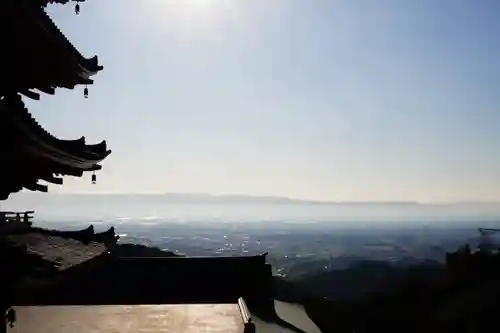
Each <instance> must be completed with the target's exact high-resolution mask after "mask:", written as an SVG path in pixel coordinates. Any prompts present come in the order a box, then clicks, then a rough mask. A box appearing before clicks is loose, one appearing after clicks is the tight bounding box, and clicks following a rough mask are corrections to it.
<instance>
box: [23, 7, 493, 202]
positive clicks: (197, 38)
mask: <svg viewBox="0 0 500 333" xmlns="http://www.w3.org/2000/svg"><path fill="white" fill-rule="evenodd" d="M48 11H49V13H50V14H51V16H52V17H53V19H54V21H55V22H56V23H57V24H58V25H59V26H60V27H61V30H62V31H63V32H64V33H65V34H66V35H67V36H68V37H69V39H70V40H71V41H72V42H73V44H74V45H75V46H76V47H77V48H78V49H80V50H81V51H82V53H83V54H84V55H86V56H91V55H93V54H98V55H99V57H100V62H101V63H102V65H104V66H105V69H104V71H103V72H101V73H100V74H98V75H97V76H95V77H94V79H95V84H94V85H93V86H90V87H89V90H90V96H89V99H87V100H85V99H83V87H82V88H79V89H76V90H75V91H65V90H59V91H58V92H57V93H56V96H55V97H54V96H43V98H42V101H41V102H28V103H29V106H30V110H31V111H32V112H33V114H34V115H35V116H36V117H37V119H38V120H39V122H40V123H41V124H42V125H43V126H44V127H45V128H46V129H48V130H49V131H50V132H51V133H53V134H55V135H57V136H58V137H60V138H76V137H79V136H81V135H85V136H86V137H87V138H88V141H100V140H101V139H106V140H107V142H108V144H109V146H110V148H111V149H113V154H112V155H111V156H110V157H109V158H108V160H106V161H105V162H104V167H103V170H102V171H101V172H99V173H98V184H97V185H94V186H92V185H90V181H89V177H87V178H86V179H71V178H67V179H66V180H65V186H63V187H58V186H52V187H51V189H50V190H51V191H52V192H106V193H110V192H113V193H115V192H147V193H158V192H159V193H161V192H209V193H216V194H217V193H241V194H254V195H282V196H290V197H297V198H308V199H323V200H349V201H351V200H419V201H428V202H439V201H456V200H500V148H499V147H498V144H499V142H500V130H499V128H500V110H499V107H500V95H499V94H498V92H499V91H500V66H499V65H498V61H499V60H498V59H500V46H499V43H498V33H499V31H500V26H499V25H500V20H499V18H500V15H499V14H500V5H499V3H498V2H496V1H487V0H484V1H462V0H441V1H435V0H421V1H398V0H394V1H389V0H380V1H366V0H345V1H333V0H324V1H323V0H314V1H303V0H272V1H269V0H141V1H137V0H106V1H97V0H93V1H88V2H86V3H84V4H82V6H81V14H80V15H79V16H75V15H74V12H73V7H72V6H71V5H67V6H59V5H52V6H50V8H49V9H48Z"/></svg>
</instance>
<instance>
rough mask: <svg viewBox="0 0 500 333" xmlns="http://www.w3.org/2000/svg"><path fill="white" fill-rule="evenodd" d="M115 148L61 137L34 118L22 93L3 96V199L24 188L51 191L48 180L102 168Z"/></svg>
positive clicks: (57, 181) (0, 131)
mask: <svg viewBox="0 0 500 333" xmlns="http://www.w3.org/2000/svg"><path fill="white" fill-rule="evenodd" d="M110 153H111V150H108V149H107V145H106V142H105V141H102V142H100V143H98V144H93V145H87V144H86V142H85V138H84V137H81V138H80V139H77V140H61V139H58V138H56V137H55V136H53V135H51V134H50V133H48V132H47V131H46V130H45V129H43V128H42V127H41V126H40V125H39V124H38V123H37V122H36V121H35V119H33V117H32V116H31V114H30V113H29V112H28V110H27V109H26V108H25V106H24V103H23V101H22V99H21V97H20V96H19V95H17V94H16V95H11V96H6V97H3V98H0V160H1V161H2V164H3V169H2V171H3V172H2V173H1V174H0V184H1V185H2V186H1V187H0V200H2V199H6V198H7V197H8V196H9V194H10V193H13V192H17V191H20V190H21V189H23V188H26V189H29V190H32V191H43V192H46V191H47V186H45V185H42V184H39V183H38V181H39V180H44V181H47V182H50V183H54V184H62V179H61V178H58V177H57V176H61V175H70V176H77V177H80V176H82V175H83V172H85V171H95V170H99V169H100V168H101V166H100V165H99V164H98V163H99V162H101V161H102V160H103V159H105V158H106V157H107V156H108V155H109V154H110Z"/></svg>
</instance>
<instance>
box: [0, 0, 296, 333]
mask: <svg viewBox="0 0 500 333" xmlns="http://www.w3.org/2000/svg"><path fill="white" fill-rule="evenodd" d="M84 1H85V0H2V1H0V24H1V29H2V31H4V32H9V33H5V34H4V36H3V37H4V38H2V44H3V47H2V53H1V57H2V58H1V60H2V62H1V63H2V66H3V71H2V76H1V78H0V158H1V162H2V166H3V168H2V172H1V173H0V200H6V199H7V198H8V197H9V195H11V194H12V193H15V192H19V191H21V190H30V191H40V192H47V191H48V186H47V185H46V183H51V184H56V185H62V183H63V179H62V176H73V177H81V176H82V175H83V174H84V173H85V172H91V173H93V174H92V181H93V182H95V180H96V175H95V172H96V171H98V170H100V169H101V164H100V163H101V162H102V161H104V160H105V158H106V157H107V156H108V155H109V154H110V153H111V150H109V149H108V147H107V145H106V142H105V141H102V142H100V143H95V144H88V143H87V142H86V140H85V137H83V136H82V137H80V135H81V134H77V135H75V139H62V138H58V137H57V135H56V133H49V132H47V131H46V130H45V129H44V128H43V124H39V123H38V122H37V121H36V120H35V118H34V116H33V115H32V112H33V113H34V114H35V115H36V107H34V109H35V110H28V109H27V107H26V105H25V103H24V101H26V99H32V100H39V99H40V98H42V96H43V97H44V98H55V97H51V96H45V95H55V94H56V93H57V91H58V90H60V89H81V91H82V98H87V97H88V95H89V86H91V85H92V83H93V80H92V77H93V76H94V75H96V74H98V73H99V72H100V71H101V70H103V66H101V65H100V64H99V59H98V57H97V56H92V57H88V58H87V57H85V56H84V55H82V54H81V53H80V52H79V51H78V49H77V48H76V47H75V46H73V45H72V43H71V42H70V41H69V40H68V39H67V38H66V37H65V36H64V34H63V33H62V32H61V31H60V29H59V28H58V27H57V25H56V24H55V23H54V21H53V20H52V19H51V18H50V17H49V16H48V15H47V13H46V12H45V7H47V6H57V5H65V4H70V3H72V4H73V5H74V6H75V12H76V14H78V13H79V12H80V10H84V8H83V7H84V4H83V2H84ZM95 1H97V0H95ZM80 3H82V4H80ZM80 6H81V7H82V8H80ZM35 105H36V103H35ZM33 214H34V212H33V211H27V212H17V213H16V212H3V213H2V214H1V215H0V265H2V269H1V271H2V272H1V274H0V285H1V288H2V290H1V291H0V306H1V307H2V311H3V310H5V318H6V325H0V333H2V332H7V331H9V332H19V333H24V332H33V331H35V332H38V333H43V332H51V333H54V332H63V331H65V332H77V331H82V332H83V330H86V331H88V330H94V328H95V327H98V330H99V331H102V332H107V331H109V332H111V331H117V330H118V331H124V332H125V331H139V330H155V331H165V332H186V333H188V332H227V333H243V332H245V333H250V332H304V331H303V330H300V329H298V328H296V327H295V326H294V325H292V324H290V323H289V322H287V321H286V320H284V319H283V318H281V317H280V316H279V314H277V312H276V310H275V308H274V300H273V298H272V296H273V295H272V294H273V292H272V286H273V280H272V270H271V266H270V265H269V264H268V263H267V262H266V255H267V254H264V255H258V256H253V257H231V258H228V257H226V258H220V257H219V258H216V257H213V258H211V257H209V258H189V257H179V256H176V255H175V254H173V253H171V254H170V255H165V256H163V257H162V256H158V255H157V254H158V253H157V251H160V250H158V249H156V250H154V249H151V248H147V247H146V250H144V248H140V246H137V249H141V251H137V253H139V252H140V253H141V254H140V255H138V256H134V255H130V253H134V248H132V251H131V250H130V247H128V248H127V251H125V247H124V246H122V245H121V244H119V243H118V237H117V236H116V234H115V231H114V229H113V228H111V229H109V230H107V231H104V232H95V231H94V228H93V226H89V227H88V228H86V229H84V230H79V231H59V230H46V229H43V228H39V227H36V226H34V225H33V222H32V218H33ZM129 246H130V244H129ZM134 246H135V245H132V247H134ZM160 252H161V253H164V252H162V251H160ZM159 304H163V305H159ZM68 305H72V306H71V307H68ZM75 306H79V307H75ZM254 315H257V316H256V317H254ZM295 317H297V316H295ZM96 318H99V320H97V319H96ZM103 318H107V319H106V320H104V319H103ZM111 322H113V323H114V324H113V325H111V326H113V327H111V326H109V324H110V323H111ZM75 323H79V324H78V325H77V326H78V327H77V326H75ZM266 323H269V325H268V326H265V325H267V324H266ZM7 324H8V325H7ZM72 325H73V326H72ZM99 325H101V326H99ZM103 325H104V326H103ZM259 325H260V326H259ZM273 325H274V326H273ZM9 326H10V327H9ZM93 327H94V328H93ZM259 327H260V328H259ZM262 327H267V328H264V329H263V328H262ZM269 327H275V328H276V327H277V328H276V329H273V330H270V329H269Z"/></svg>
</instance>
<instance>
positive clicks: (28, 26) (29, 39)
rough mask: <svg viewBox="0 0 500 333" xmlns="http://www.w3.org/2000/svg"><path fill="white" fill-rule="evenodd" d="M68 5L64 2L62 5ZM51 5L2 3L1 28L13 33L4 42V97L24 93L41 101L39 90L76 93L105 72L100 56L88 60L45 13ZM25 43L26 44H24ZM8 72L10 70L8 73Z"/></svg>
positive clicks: (30, 0)
mask: <svg viewBox="0 0 500 333" xmlns="http://www.w3.org/2000/svg"><path fill="white" fill-rule="evenodd" d="M59 2H61V3H64V1H59ZM46 3H47V1H45V2H44V1H41V2H38V3H37V2H36V1H34V0H4V1H2V2H1V3H0V25H1V27H2V30H3V31H9V32H11V33H10V34H8V35H7V36H6V38H5V39H3V47H2V49H3V50H8V52H6V53H5V54H4V55H3V56H2V57H3V58H4V61H3V63H2V65H3V66H5V67H6V68H5V71H4V72H3V78H2V79H1V81H0V96H1V95H5V94H8V93H13V92H20V93H23V94H25V95H26V96H28V97H30V98H35V99H38V98H39V96H38V92H35V91H33V89H37V90H39V91H41V92H45V93H48V94H53V93H54V89H55V88H58V87H64V88H68V89H73V88H74V87H75V86H76V85H87V84H92V83H93V81H92V80H91V79H90V77H91V76H92V75H94V74H96V73H97V72H99V71H100V70H102V69H103V67H102V66H100V65H99V63H98V58H97V56H92V57H90V58H86V57H84V56H83V55H82V54H81V53H80V52H79V51H78V50H77V49H76V48H75V47H74V46H73V45H72V43H71V42H70V41H69V40H68V39H67V38H66V37H65V36H64V34H63V33H62V32H61V31H60V30H59V28H58V27H57V25H56V24H55V23H54V22H53V20H52V19H51V18H50V17H49V16H48V15H47V13H46V12H45V11H44V9H43V6H44V5H46ZM20 41H22V42H20ZM7 69H8V70H7Z"/></svg>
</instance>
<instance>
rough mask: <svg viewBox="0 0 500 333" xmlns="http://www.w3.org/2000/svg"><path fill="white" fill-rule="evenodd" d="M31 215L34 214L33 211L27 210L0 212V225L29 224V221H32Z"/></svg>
mask: <svg viewBox="0 0 500 333" xmlns="http://www.w3.org/2000/svg"><path fill="white" fill-rule="evenodd" d="M33 214H35V211H34V210H28V211H24V212H11V211H5V212H2V211H0V223H2V222H4V223H9V222H17V223H31V220H32V219H33Z"/></svg>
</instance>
